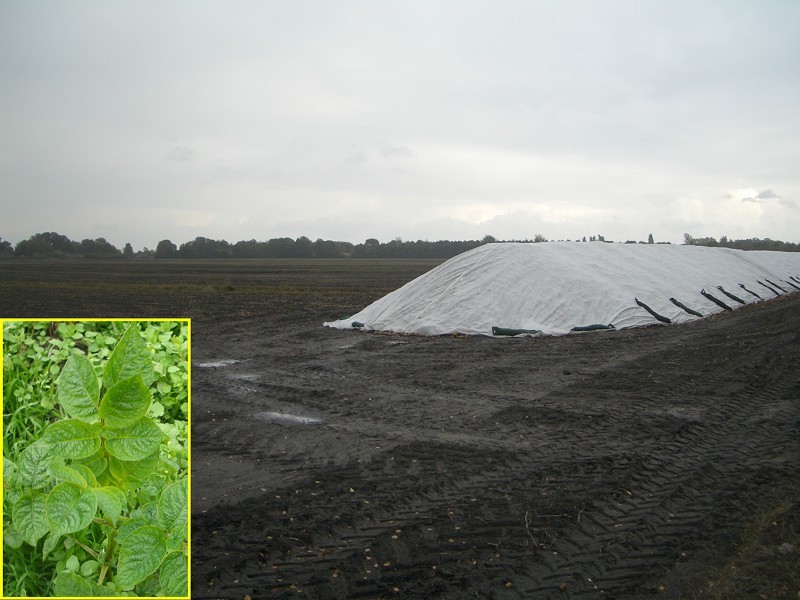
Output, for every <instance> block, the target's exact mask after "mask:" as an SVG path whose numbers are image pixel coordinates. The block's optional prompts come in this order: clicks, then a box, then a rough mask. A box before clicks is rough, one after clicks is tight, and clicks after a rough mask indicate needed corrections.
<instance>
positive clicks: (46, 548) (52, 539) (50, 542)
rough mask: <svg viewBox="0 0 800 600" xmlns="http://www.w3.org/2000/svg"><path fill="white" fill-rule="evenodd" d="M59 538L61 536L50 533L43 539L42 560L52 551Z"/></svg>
mask: <svg viewBox="0 0 800 600" xmlns="http://www.w3.org/2000/svg"><path fill="white" fill-rule="evenodd" d="M60 538H61V534H58V535H53V533H52V532H50V534H48V536H47V537H46V538H44V544H42V560H44V559H46V558H47V555H48V554H50V553H51V552H52V551H53V548H55V547H56V544H58V540H59V539H60Z"/></svg>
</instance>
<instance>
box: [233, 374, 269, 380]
mask: <svg viewBox="0 0 800 600" xmlns="http://www.w3.org/2000/svg"><path fill="white" fill-rule="evenodd" d="M228 377H230V378H231V379H240V380H242V381H258V379H259V378H260V377H261V375H259V374H258V373H231V374H230V375H228Z"/></svg>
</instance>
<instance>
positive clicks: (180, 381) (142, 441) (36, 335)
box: [0, 319, 191, 598]
mask: <svg viewBox="0 0 800 600" xmlns="http://www.w3.org/2000/svg"><path fill="white" fill-rule="evenodd" d="M0 323H2V329H3V354H2V357H3V359H2V367H3V387H2V390H3V432H4V436H3V597H23V596H25V597H75V596H78V597H84V596H137V597H156V596H158V597H172V598H188V596H189V583H188V582H189V562H190V544H189V542H190V539H189V537H190V534H189V532H190V526H189V498H190V490H191V483H190V473H191V469H190V444H189V441H190V431H189V423H190V372H189V365H190V354H191V322H190V320H189V319H175V320H163V319H153V320H133V319H132V320H117V319H114V320H89V319H87V320H83V321H59V320H47V321H46V320H4V321H2V322H0Z"/></svg>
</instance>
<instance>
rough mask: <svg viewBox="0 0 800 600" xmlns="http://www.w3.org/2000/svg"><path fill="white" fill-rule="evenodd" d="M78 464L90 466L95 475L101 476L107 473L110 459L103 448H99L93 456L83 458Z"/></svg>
mask: <svg viewBox="0 0 800 600" xmlns="http://www.w3.org/2000/svg"><path fill="white" fill-rule="evenodd" d="M77 464H80V465H85V466H87V467H89V469H90V470H91V471H92V473H94V476H95V477H100V475H102V474H103V473H105V471H106V469H108V460H107V459H106V457H105V454H104V453H103V451H102V450H98V451H97V452H95V453H94V454H92V455H91V456H87V457H86V458H82V459H81V460H80V461H78V463H77ZM77 464H76V463H73V465H74V466H77ZM87 481H88V480H87Z"/></svg>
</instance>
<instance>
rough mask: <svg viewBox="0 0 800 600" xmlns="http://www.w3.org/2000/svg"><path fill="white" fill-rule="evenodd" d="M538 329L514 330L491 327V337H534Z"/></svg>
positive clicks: (538, 331) (539, 331)
mask: <svg viewBox="0 0 800 600" xmlns="http://www.w3.org/2000/svg"><path fill="white" fill-rule="evenodd" d="M537 333H541V330H540V329H515V328H513V327H492V335H536V334H537Z"/></svg>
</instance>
